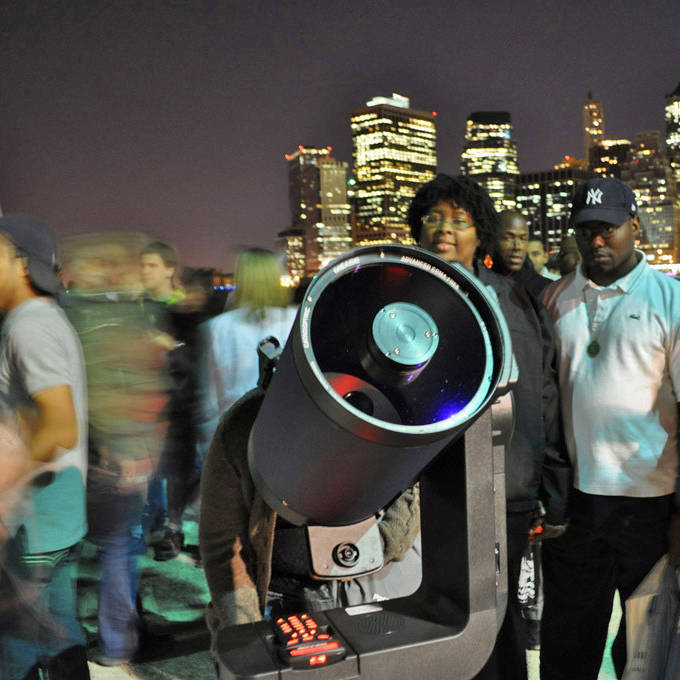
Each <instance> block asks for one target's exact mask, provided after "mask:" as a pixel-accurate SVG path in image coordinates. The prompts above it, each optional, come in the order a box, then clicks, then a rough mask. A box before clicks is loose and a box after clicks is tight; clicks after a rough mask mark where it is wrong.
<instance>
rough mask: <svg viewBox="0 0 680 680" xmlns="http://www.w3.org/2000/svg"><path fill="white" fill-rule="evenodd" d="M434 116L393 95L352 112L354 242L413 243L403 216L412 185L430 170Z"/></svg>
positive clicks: (434, 163)
mask: <svg viewBox="0 0 680 680" xmlns="http://www.w3.org/2000/svg"><path fill="white" fill-rule="evenodd" d="M436 116H437V114H436V113H435V112H431V113H429V112H426V111H418V110H416V109H412V108H410V101H409V99H408V97H404V96H402V95H398V94H394V93H393V94H392V97H375V98H374V99H371V100H370V101H368V102H366V106H365V107H362V108H360V109H356V110H354V111H352V113H351V117H350V125H351V128H352V162H353V164H354V178H355V179H356V184H355V185H354V187H353V189H354V221H355V226H354V241H355V244H357V245H367V244H375V243H395V242H397V243H399V242H401V243H412V242H413V241H412V239H411V236H410V231H409V227H408V224H407V223H406V214H407V212H408V206H409V203H410V201H411V199H412V198H413V196H414V194H415V192H416V189H417V188H418V187H419V186H420V185H421V184H424V183H425V182H428V181H429V180H431V179H432V178H433V177H434V174H435V169H436V167H437V131H436V127H435V118H436Z"/></svg>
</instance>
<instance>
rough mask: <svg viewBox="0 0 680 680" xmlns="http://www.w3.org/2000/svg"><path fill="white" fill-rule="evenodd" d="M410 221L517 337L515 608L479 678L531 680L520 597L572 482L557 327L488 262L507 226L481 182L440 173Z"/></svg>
mask: <svg viewBox="0 0 680 680" xmlns="http://www.w3.org/2000/svg"><path fill="white" fill-rule="evenodd" d="M408 222H409V225H410V227H411V234H412V236H413V238H414V239H415V240H416V241H417V243H418V244H419V245H420V247H421V248H424V249H425V250H428V251H430V252H432V253H435V254H437V255H439V257H441V258H442V259H444V260H446V261H447V262H449V263H451V264H454V263H457V264H460V265H462V266H463V267H465V268H466V269H467V270H468V271H470V272H471V273H473V274H474V275H475V276H477V277H478V278H479V279H480V280H481V281H482V282H483V283H484V284H485V285H487V286H488V287H490V288H492V289H493V290H494V291H495V293H496V296H497V298H498V301H499V304H500V307H501V310H502V311H503V315H504V316H505V320H506V322H507V324H508V329H509V331H510V337H511V340H512V345H513V353H514V355H515V360H516V362H517V365H518V369H519V379H518V382H517V384H516V385H515V386H514V387H513V392H514V397H515V399H514V404H515V430H514V433H513V436H512V439H511V441H510V444H509V445H508V446H507V447H506V453H505V456H506V462H505V473H506V480H505V488H506V502H507V504H506V513H507V515H506V517H507V561H508V608H507V612H506V615H505V619H504V621H503V624H502V627H501V629H500V631H499V634H498V638H497V641H496V646H495V648H494V650H493V652H492V655H491V657H490V659H489V661H488V662H487V663H486V665H485V666H484V668H483V669H482V670H481V671H480V673H479V674H478V675H477V678H484V679H486V678H494V679H498V678H502V679H504V680H506V679H507V680H510V679H512V680H526V678H527V669H526V660H525V649H526V642H527V641H526V627H525V622H524V621H523V619H522V614H521V610H520V606H519V602H518V599H517V586H518V581H519V571H520V563H521V558H522V554H523V552H524V550H525V549H526V547H527V545H528V540H529V531H530V528H531V524H532V519H533V514H534V509H535V507H536V504H537V502H538V500H539V498H540V500H541V501H542V502H543V504H544V506H545V510H546V515H545V524H544V527H543V531H544V533H543V535H544V536H545V537H548V536H550V535H558V534H559V533H560V532H563V531H564V524H565V522H566V509H567V508H566V501H567V493H568V490H569V488H570V482H571V468H570V465H569V461H568V458H567V455H566V452H565V449H564V446H563V445H562V441H561V430H560V420H559V403H558V392H557V385H556V378H555V373H554V370H553V355H554V347H553V342H552V335H551V331H550V322H549V320H548V319H547V316H545V312H544V310H543V309H541V308H539V307H538V305H537V304H535V303H533V302H532V301H531V299H530V298H529V296H528V294H527V292H526V290H525V289H524V288H523V287H522V286H516V285H514V284H513V282H512V281H511V280H510V279H507V278H505V277H503V276H500V275H498V274H496V273H494V272H493V271H491V270H490V269H488V268H487V266H486V265H485V264H484V260H485V259H486V258H487V256H489V255H492V254H493V253H497V252H498V248H497V243H498V238H499V233H500V224H499V219H498V214H497V213H496V211H495V209H494V206H493V203H492V202H491V199H490V198H489V195H488V193H487V192H486V190H485V189H484V188H482V187H481V186H480V185H479V184H477V183H475V182H474V181H472V180H471V179H470V178H468V177H465V176H458V177H451V176H449V175H443V174H440V175H437V177H436V178H435V179H433V180H432V181H430V182H428V183H427V184H424V185H423V186H422V187H420V189H419V190H418V191H417V192H416V195H415V196H414V198H413V200H412V202H411V205H410V207H409V212H408Z"/></svg>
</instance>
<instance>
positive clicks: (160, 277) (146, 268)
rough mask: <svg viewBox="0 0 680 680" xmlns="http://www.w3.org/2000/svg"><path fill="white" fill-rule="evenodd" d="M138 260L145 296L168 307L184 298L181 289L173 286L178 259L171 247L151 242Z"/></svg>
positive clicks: (159, 242)
mask: <svg viewBox="0 0 680 680" xmlns="http://www.w3.org/2000/svg"><path fill="white" fill-rule="evenodd" d="M139 259H140V265H141V270H142V285H143V286H144V291H145V293H146V295H148V296H149V297H150V298H152V299H153V300H158V301H160V302H164V303H166V304H168V305H171V304H174V303H175V302H178V301H179V300H181V299H182V298H183V297H184V293H183V291H182V289H181V288H179V287H178V286H176V285H175V279H176V275H177V273H178V272H177V268H178V265H179V259H178V257H177V251H176V250H175V249H174V248H173V247H172V246H171V245H169V244H167V243H163V242H161V241H153V242H152V243H149V245H147V246H146V247H145V248H144V249H143V250H142V252H141V253H140V255H139Z"/></svg>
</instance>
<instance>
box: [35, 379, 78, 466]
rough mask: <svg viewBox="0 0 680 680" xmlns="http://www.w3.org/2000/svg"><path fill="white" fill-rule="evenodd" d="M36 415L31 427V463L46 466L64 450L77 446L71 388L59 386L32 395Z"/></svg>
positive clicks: (76, 426)
mask: <svg viewBox="0 0 680 680" xmlns="http://www.w3.org/2000/svg"><path fill="white" fill-rule="evenodd" d="M32 397H33V401H34V402H35V406H36V409H37V414H36V416H35V418H34V419H33V420H32V422H31V424H30V426H29V453H30V457H31V459H32V460H34V461H37V462H40V463H47V462H50V461H52V460H54V459H55V458H56V457H57V454H58V453H59V451H60V450H61V449H71V448H73V447H74V446H75V445H76V444H77V443H78V419H77V418H76V411H75V408H74V406H73V397H72V396H71V388H70V387H69V386H68V385H56V386H54V387H48V388H46V389H44V390H40V391H39V392H36V393H35V394H33V395H32Z"/></svg>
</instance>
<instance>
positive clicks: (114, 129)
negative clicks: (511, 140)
mask: <svg viewBox="0 0 680 680" xmlns="http://www.w3.org/2000/svg"><path fill="white" fill-rule="evenodd" d="M623 4H624V5H626V6H625V8H622V6H621V5H619V6H618V9H617V11H616V14H615V15H610V10H609V8H608V7H603V6H600V5H596V6H593V5H592V3H585V2H583V3H580V2H576V3H574V4H572V5H571V6H570V7H569V8H565V7H564V6H563V5H562V4H561V3H558V2H543V3H539V2H527V3H524V4H523V6H522V8H520V9H517V8H509V7H506V6H505V5H504V4H503V3H501V2H498V3H490V4H487V5H486V6H485V7H484V8H480V7H478V6H477V4H475V3H473V2H466V1H463V2H460V3H456V7H455V9H453V8H450V7H444V6H443V4H442V3H436V2H424V3H423V4H421V5H419V6H418V8H415V7H413V6H412V5H411V4H410V3H406V2H398V1H393V2H390V3H387V2H376V3H371V5H370V6H367V7H362V9H361V11H360V12H359V11H354V10H356V6H355V5H353V4H351V3H342V2H337V3H332V4H331V3H328V4H326V3H320V5H319V6H316V5H313V6H308V5H307V4H305V3H302V2H295V1H294V2H291V3H286V4H285V7H284V6H283V5H282V6H279V5H278V4H277V5H273V4H271V5H270V4H269V3H267V2H263V3H256V4H254V5H253V4H252V3H251V4H247V3H244V2H235V3H230V5H229V7H226V6H224V7H222V6H220V7H219V8H217V9H210V10H209V9H206V8H205V7H203V8H201V9H198V8H197V5H198V3H191V2H186V3H183V2H179V1H173V2H172V3H169V2H168V3H161V4H159V5H158V7H157V8H155V9H148V8H143V6H142V4H141V3H136V2H130V3H128V4H126V5H125V6H124V7H122V8H112V7H111V4H110V3H105V2H96V1H95V2H90V3H86V2H76V1H72V2H69V3H54V4H53V3H50V7H43V6H42V3H38V2H36V1H35V0H26V2H24V3H14V4H12V6H6V7H3V8H0V31H1V33H2V35H0V38H2V40H1V43H2V47H1V48H0V66H2V69H1V71H0V72H1V73H2V75H1V76H0V91H1V92H2V95H3V96H2V106H0V205H2V208H3V209H4V210H5V211H17V210H18V211H23V212H30V213H33V214H36V215H37V216H39V217H41V218H43V219H44V220H45V221H46V222H47V223H48V224H50V226H52V227H53V228H54V229H55V231H56V232H57V233H58V234H59V235H60V236H66V235H68V234H70V233H77V232H82V231H86V230H94V229H103V230H108V229H116V228H122V229H126V230H133V231H134V230H141V231H149V232H152V233H154V234H155V235H157V236H161V237H165V238H167V239H168V240H170V241H171V242H173V243H174V244H175V245H177V246H178V248H179V250H180V254H181V256H182V259H183V261H184V262H185V263H187V264H191V265H208V266H216V267H219V268H222V269H229V268H230V267H231V265H232V264H233V257H234V255H235V252H236V250H237V249H238V248H239V247H240V246H244V245H261V246H265V247H273V246H274V242H275V239H276V234H277V233H279V232H280V231H282V230H284V229H286V228H287V227H289V226H290V217H289V209H288V200H287V199H288V196H287V193H288V192H287V188H288V187H287V173H286V163H285V161H284V160H283V154H284V153H287V152H289V151H290V149H293V148H296V147H297V146H298V145H299V144H305V145H313V146H317V145H318V146H322V147H323V146H326V145H330V146H332V147H333V149H334V152H333V155H334V157H335V158H337V160H338V161H341V162H350V163H351V157H352V156H351V131H350V127H349V115H350V112H351V111H352V110H354V109H356V108H357V107H361V106H362V105H363V104H364V102H365V101H367V100H368V99H370V98H372V97H375V96H389V95H390V93H392V92H398V93H401V94H403V95H405V96H407V97H410V99H411V105H412V106H413V107H414V108H416V109H421V110H435V111H437V112H438V114H439V115H438V118H437V146H438V157H439V165H438V169H439V170H441V171H444V172H450V173H457V172H458V170H459V164H460V154H461V151H462V148H463V144H464V135H465V120H466V118H467V116H468V115H469V114H470V112H472V111H485V110H488V111H493V110H504V111H508V112H509V113H510V114H511V116H512V122H513V125H514V130H515V137H516V140H517V143H518V149H519V165H520V172H522V173H527V172H532V171H543V170H547V169H549V168H551V167H552V166H553V165H554V164H555V163H558V162H559V161H560V159H561V158H562V157H563V156H564V155H565V154H570V155H572V156H576V157H581V155H582V152H581V148H582V144H583V142H582V121H581V112H582V107H583V104H584V101H585V99H586V97H587V93H588V90H591V91H592V93H593V97H594V98H595V99H598V100H600V101H602V103H603V106H604V110H605V115H606V120H607V135H608V136H609V137H611V138H627V139H633V138H634V137H635V135H636V134H637V133H638V132H641V131H643V130H649V129H657V130H659V131H663V126H664V119H663V110H664V96H665V95H666V94H667V93H669V92H672V91H674V90H675V88H676V86H677V83H678V81H679V80H680V63H679V62H678V58H677V49H676V48H675V47H674V46H673V44H672V43H673V36H674V27H675V26H677V25H678V23H679V22H680V7H679V6H678V5H677V3H676V2H670V1H668V2H656V3H654V2H653V3H651V5H650V6H649V7H645V8H639V7H637V6H636V4H634V3H630V5H629V6H628V4H627V3H623ZM60 5H63V7H62V9H61V10H59V9H58V7H59V6H60ZM55 7H57V9H55ZM64 8H66V9H64ZM624 9H625V11H624ZM631 46H634V50H633V49H631Z"/></svg>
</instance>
